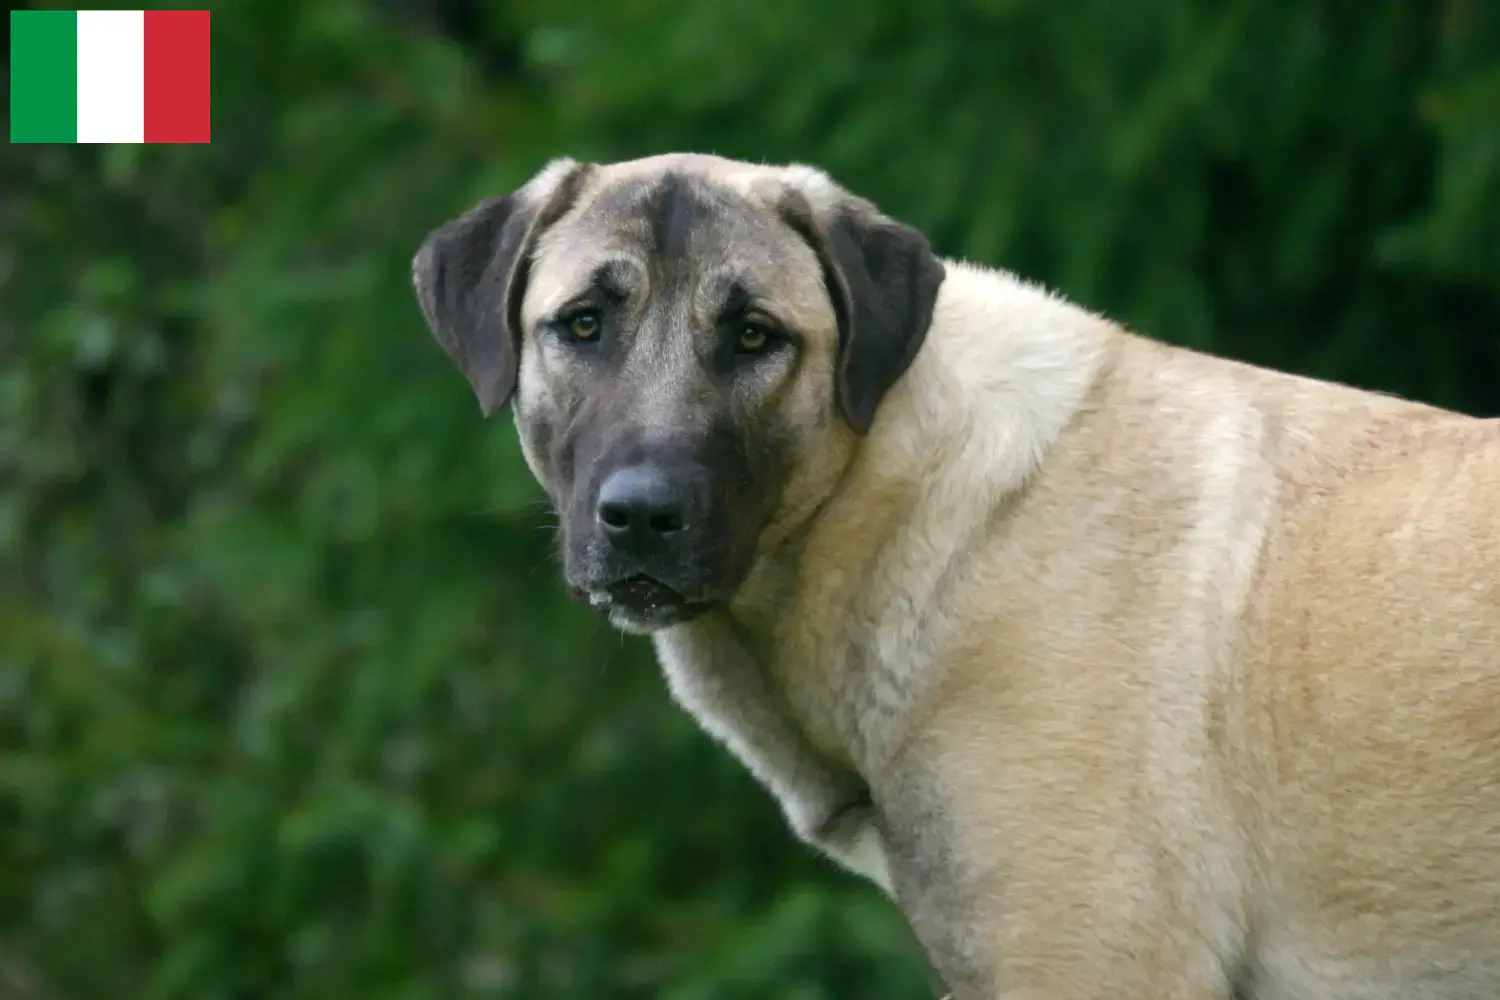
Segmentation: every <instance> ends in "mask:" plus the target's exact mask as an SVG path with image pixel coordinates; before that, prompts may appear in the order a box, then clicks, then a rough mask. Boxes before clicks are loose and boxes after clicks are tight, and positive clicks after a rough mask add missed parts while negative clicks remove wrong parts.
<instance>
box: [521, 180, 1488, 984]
mask: <svg viewBox="0 0 1500 1000" xmlns="http://www.w3.org/2000/svg"><path fill="white" fill-rule="evenodd" d="M669 165H670V166H673V167H675V168H677V169H681V170H689V171H692V172H695V173H697V174H700V175H702V176H706V177H709V178H711V179H713V180H715V181H716V182H718V183H722V184H725V185H727V186H730V187H733V188H735V189H736V190H739V191H741V192H744V193H746V194H748V195H752V196H755V197H761V196H765V197H768V198H769V197H772V195H771V194H768V193H767V192H773V191H775V190H777V189H780V188H784V187H787V186H792V187H796V188H798V189H800V190H802V191H803V192H804V193H806V195H807V197H808V198H809V200H810V201H813V202H815V203H817V204H827V203H831V202H832V201H834V200H836V199H837V198H838V197H840V194H839V192H838V190H837V188H836V187H835V186H834V185H833V184H832V182H831V181H829V180H828V179H827V178H825V177H823V176H822V175H821V174H818V173H816V172H815V171H811V170H809V169H807V168H799V167H793V168H775V167H760V166H753V165H748V164H737V163H730V162H728V161H721V160H716V159H712V158H704V157H670V158H653V159H651V160H646V161H637V162H635V163H631V164H624V165H614V166H610V167H604V168H601V169H600V170H599V172H598V175H597V177H595V178H594V179H593V180H591V182H590V185H591V186H590V188H589V190H590V192H599V191H605V190H608V189H609V188H610V186H611V185H613V184H617V183H619V182H621V180H622V179H624V178H627V177H637V178H639V177H650V176H652V175H653V174H654V173H656V172H659V171H661V170H663V169H665V167H667V166H669ZM589 206H590V196H589V195H587V194H586V195H585V196H584V197H583V198H582V199H581V200H580V204H579V205H578V206H576V207H575V209H574V210H573V211H572V212H571V213H570V214H569V215H568V217H567V218H566V219H565V220H564V221H563V222H562V223H560V224H559V225H558V226H557V227H556V228H555V229H554V231H553V232H551V233H549V234H548V235H547V236H546V237H544V240H543V243H542V245H541V246H540V247H539V249H538V252H537V255H536V267H535V273H534V278H533V280H534V288H533V289H532V290H531V291H530V292H528V296H527V299H526V315H527V316H528V317H531V318H534V317H536V316H538V315H540V314H541V313H542V312H543V311H545V309H547V308H548V307H549V303H551V302H552V301H553V300H555V299H556V297H557V296H560V295H565V294H566V293H567V287H568V286H569V284H570V283H571V282H573V281H574V280H575V276H576V273H577V271H578V269H579V268H580V267H585V266H587V262H588V261H590V260H592V258H593V255H597V254H600V253H605V252H608V251H609V249H610V248H609V247H608V245H607V240H606V241H603V242H601V241H600V240H598V239H596V238H594V236H590V237H589V238H588V239H587V240H585V241H584V243H583V244H582V245H580V244H579V243H578V242H577V240H578V234H580V233H585V232H590V233H591V232H593V231H592V230H589V229H588V225H589V223H588V221H587V220H588V218H589V212H590V207H589ZM784 261H785V266H784V267H783V268H782V269H781V270H779V271H776V272H775V273H774V278H773V280H774V281H776V282H777V283H778V284H777V287H778V289H779V290H780V293H781V294H782V295H784V297H785V301H786V304H787V308H788V310H789V311H790V313H791V314H793V315H794V316H795V317H796V321H797V323H798V324H799V325H800V326H801V328H802V329H803V330H804V331H808V332H809V336H811V337H813V338H814V343H815V344H816V345H818V346H819V348H820V351H819V352H815V354H814V356H813V357H811V358H809V359H808V360H806V361H805V363H800V364H799V366H798V367H797V369H796V370H795V371H790V372H786V373H782V374H781V375H778V376H777V378H778V379H781V380H782V381H780V382H777V383H776V385H775V386H774V387H768V389H767V399H768V400H769V401H768V403H767V404H766V405H768V406H775V407H777V408H779V409H778V412H781V413H783V414H785V413H792V414H794V415H795V418H796V420H797V421H798V423H799V426H800V425H805V426H806V427H807V433H806V436H805V439H804V440H803V447H804V449H805V450H804V452H803V453H802V455H801V459H800V462H799V466H798V474H797V476H796V477H794V481H793V482H792V483H791V484H790V485H789V488H788V491H787V494H786V495H787V501H786V509H785V510H783V511H782V512H781V513H780V515H779V517H778V518H775V519H773V521H772V523H771V524H770V525H769V526H768V527H767V529H766V532H765V534H764V537H763V539H762V549H761V556H760V558H758V559H757V561H756V563H755V565H754V567H753V569H752V571H751V573H750V576H749V578H748V579H747V580H746V581H745V583H744V584H743V586H742V587H741V588H740V589H739V591H738V593H737V594H736V595H735V597H734V599H733V601H732V602H731V603H730V604H729V606H728V607H727V608H725V609H721V610H719V611H715V612H713V613H711V614H709V615H707V616H705V617H704V618H703V619H700V620H697V621H693V622H690V623H688V624H685V625H680V626H676V627H673V628H670V629H667V630H665V631H662V632H658V633H656V634H655V635H654V637H653V638H654V642H655V644H656V647H657V650H658V653H659V655H660V658H661V660H662V663H663V666H664V669H665V671H666V673H667V676H668V680H669V683H670V685H671V687H672V690H673V692H674V694H675V695H676V697H677V698H678V699H679V700H680V701H681V702H682V703H683V704H684V705H685V706H686V707H687V708H688V709H689V710H691V711H692V712H694V714H695V715H696V716H697V717H698V718H699V719H700V721H701V722H702V723H703V725H704V726H705V727H706V728H707V729H708V730H709V731H710V732H712V733H714V734H715V735H716V736H717V737H718V738H720V739H721V740H723V741H724V742H725V743H726V744H727V745H728V746H729V747H730V749H731V750H733V751H734V752H735V753H736V754H737V755H738V756H739V757H740V758H741V759H742V760H743V761H744V762H745V763H746V764H747V766H749V767H750V768H751V769H752V770H753V771H754V772H755V773H756V774H757V775H758V776H759V777H760V778H761V779H762V780H763V781H764V782H765V783H766V784H767V785H768V787H769V788H770V789H771V791H772V792H773V793H774V794H775V795H776V796H777V798H778V799H779V800H780V801H781V803H782V805H783V808H785V809H786V811H787V815H788V818H789V820H790V822H791V823H792V825H793V827H794V828H795V829H796V830H797V832H798V833H799V834H800V835H801V836H803V837H805V838H807V839H808V840H810V841H812V842H814V843H818V844H819V845H820V846H821V847H823V848H824V849H826V850H828V851H829V852H830V853H831V854H833V855H834V856H835V857H838V858H840V859H841V860H843V861H844V862H845V863H846V864H848V865H850V866H851V867H853V868H855V869H857V870H860V871H863V872H864V873H865V874H867V875H868V876H870V877H871V878H873V879H875V880H876V881H877V882H880V883H881V884H883V885H885V886H886V887H887V888H888V889H889V890H890V891H891V892H892V893H893V895H894V896H895V898H896V899H897V900H898V901H899V902H900V904H901V905H902V906H903V908H904V909H905V911H906V913H907V915H908V917H909V918H910V920H911V922H912V924H913V927H914V928H915V930H916V932H917V934H918V936H919V938H920V939H921V940H922V942H923V944H924V946H925V947H926V948H927V950H928V953H929V955H930V956H931V958H932V961H933V964H934V966H935V967H936V968H937V969H938V971H939V972H940V974H941V975H942V976H943V977H944V979H945V980H946V981H947V983H948V985H949V986H950V988H952V990H953V991H954V992H953V995H954V996H955V997H956V998H962V1000H979V998H1006V1000H1022V998H1025V1000H1082V998H1111V1000H1208V998H1228V997H1229V996H1230V995H1231V991H1232V990H1234V989H1238V990H1239V991H1240V992H1241V995H1243V996H1246V997H1256V998H1262V1000H1283V998H1284V1000H1292V998H1312V997H1346V998H1362V1000H1364V998H1368V1000H1376V998H1380V1000H1396V998H1418V997H1430V998H1455V1000H1456V998H1491V997H1495V996H1500V423H1497V422H1496V421H1481V420H1477V419H1473V418H1469V417H1465V416H1460V415H1456V414H1452V413H1447V412H1443V411H1440V410H1437V409H1433V408H1431V407H1427V406H1422V405H1418V404H1414V403H1410V402H1405V401H1401V400H1397V399H1393V398H1388V397H1384V396H1379V395H1375V394H1371V393H1366V392H1361V391H1356V390H1354V389H1350V388H1346V387H1341V386H1336V385H1331V384H1326V383H1321V382H1316V381H1311V380H1308V379H1302V378H1296V377H1292V376H1289V375H1283V374H1278V373H1273V372H1269V371H1264V370H1259V369H1256V368H1252V367H1248V366H1245V365H1241V364H1236V363H1233V362H1230V361H1227V360H1221V359H1217V358H1212V357H1208V356H1204V355H1200V354H1196V353H1192V352H1189V351H1186V350H1181V349H1176V348H1172V347H1168V346H1164V345H1162V344H1159V343H1155V342H1152V341H1149V340H1145V339H1142V338H1139V337H1137V336H1134V335H1132V334H1130V333H1127V332H1125V331H1123V330H1121V329H1120V328H1118V327H1117V326H1116V325H1114V324H1112V323H1111V322H1109V321H1107V320H1106V319H1103V318H1101V317H1098V316H1095V315H1092V314H1090V313H1088V312H1085V311H1084V310H1081V309H1079V308H1077V307H1075V306H1072V305H1070V304H1068V303H1067V302H1065V301H1063V300H1061V299H1059V298H1057V297H1055V296H1052V295H1050V294H1048V293H1046V292H1044V291H1042V290H1039V289H1037V288H1035V287H1032V286H1030V285H1027V284H1025V283H1023V282H1021V281H1019V280H1017V279H1016V278H1014V277H1012V276H1010V275H1008V274H1005V273H1003V272H998V271H992V270H987V269H984V268H980V267H976V266H972V265H968V264H963V263H959V262H952V261H948V262H945V263H946V265H947V268H948V276H947V279H946V281H945V282H944V284H943V286H942V290H941V293H940V297H939V300H938V306H937V312H936V316H935V318H934V321H933V324H932V326H931V329H930V331H929V333H928V336H927V340H926V343H925V345H924V346H923V347H922V349H921V351H920V352H919V354H918V355H917V358H916V361H915V362H914V363H913V365H912V367H911V368H910V370H909V371H908V372H907V373H906V375H905V376H904V377H903V378H902V379H901V380H900V381H899V382H898V383H897V384H896V386H895V388H894V389H893V390H892V391H891V392H890V394H889V395H888V396H887V397H886V399H885V400H884V402H883V403H882V405H881V407H880V409H879V412H878V415H877V418H876V421H875V424H874V427H873V428H872V430H871V432H870V434H869V436H868V437H867V438H864V439H856V438H855V437H854V436H853V435H852V434H850V433H849V432H848V430H847V429H845V428H843V427H842V426H840V425H839V424H837V423H836V422H835V423H832V424H828V425H827V426H826V427H824V426H821V425H819V426H818V429H814V426H815V424H816V423H817V419H816V418H817V415H818V414H819V413H821V412H824V411H825V410H826V402H827V398H828V394H829V393H830V392H831V384H832V375H831V362H830V360H829V357H830V356H831V354H830V352H831V350H832V338H833V336H834V334H833V313H832V309H831V306H830V305H829V304H828V302H827V299H826V296H825V295H824V294H823V293H822V291H821V286H820V284H819V282H818V280H817V278H816V275H815V274H814V273H812V272H813V270H814V268H815V265H814V263H813V262H812V260H811V257H810V254H808V253H806V252H805V248H803V249H798V246H796V245H792V244H791V243H790V242H789V243H788V246H787V248H786V256H785V257H784ZM542 354H543V352H535V351H534V352H532V353H531V355H530V356H523V364H522V370H521V371H522V374H521V388H520V401H519V404H518V407H517V419H518V420H520V421H521V422H522V423H523V426H524V422H525V421H526V420H527V414H528V413H532V412H535V408H536V407H538V406H545V405H546V395H547V389H546V385H547V382H548V379H549V378H562V377H565V376H563V375H559V374H558V373H557V372H556V370H555V369H553V370H552V374H551V375H549V374H548V371H549V364H554V362H549V361H548V359H547V358H545V357H544V356H542ZM663 405H665V406H668V407H670V405H671V403H670V401H669V400H668V401H667V402H664V403H663ZM534 468H535V466H534ZM538 474H539V475H541V472H540V470H538ZM861 784H862V785H865V786H868V788H869V790H870V793H871V796H872V800H873V805H872V806H871V807H869V808H867V809H861V808H858V807H855V808H849V807H848V806H849V803H850V801H851V796H853V795H854V794H855V792H854V791H853V790H854V789H855V788H856V787H857V786H859V785H861Z"/></svg>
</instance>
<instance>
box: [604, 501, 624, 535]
mask: <svg viewBox="0 0 1500 1000" xmlns="http://www.w3.org/2000/svg"><path fill="white" fill-rule="evenodd" d="M599 520H600V521H602V522H603V523H604V526H605V527H606V528H616V529H624V528H628V527H630V505H629V504H624V503H610V502H609V501H605V502H604V503H601V504H600V505H599Z"/></svg>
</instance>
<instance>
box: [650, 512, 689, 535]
mask: <svg viewBox="0 0 1500 1000" xmlns="http://www.w3.org/2000/svg"><path fill="white" fill-rule="evenodd" d="M651 530H652V531H654V532H656V533H657V534H661V535H670V534H671V533H672V532H674V531H681V530H682V516H681V515H680V514H678V513H677V512H676V511H670V510H668V511H661V512H659V513H656V514H652V515H651Z"/></svg>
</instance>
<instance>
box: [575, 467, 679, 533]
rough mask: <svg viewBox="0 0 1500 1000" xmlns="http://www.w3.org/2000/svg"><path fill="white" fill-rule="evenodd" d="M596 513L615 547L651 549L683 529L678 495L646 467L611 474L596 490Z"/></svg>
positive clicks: (675, 489)
mask: <svg viewBox="0 0 1500 1000" xmlns="http://www.w3.org/2000/svg"><path fill="white" fill-rule="evenodd" d="M596 513H597V516H598V518H599V526H600V527H601V528H603V529H604V534H605V535H606V536H607V537H608V538H609V540H610V541H611V542H613V543H615V544H617V545H651V544H654V543H657V542H661V541H664V540H666V539H667V538H668V537H670V536H671V535H674V534H676V533H677V532H679V531H681V530H682V529H683V528H684V527H685V526H686V525H685V519H686V504H685V503H684V502H683V498H682V494H681V492H680V491H679V490H678V489H677V488H676V487H675V486H673V484H672V482H671V481H670V480H669V479H667V477H666V475H665V474H663V473H662V471H661V470H660V469H657V468H654V467H652V466H649V465H634V466H628V467H626V468H623V469H620V470H618V471H616V472H612V473H610V475H609V476H608V477H606V478H605V480H604V483H603V484H602V485H601V486H600V487H599V506H598V509H597V512H596Z"/></svg>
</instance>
